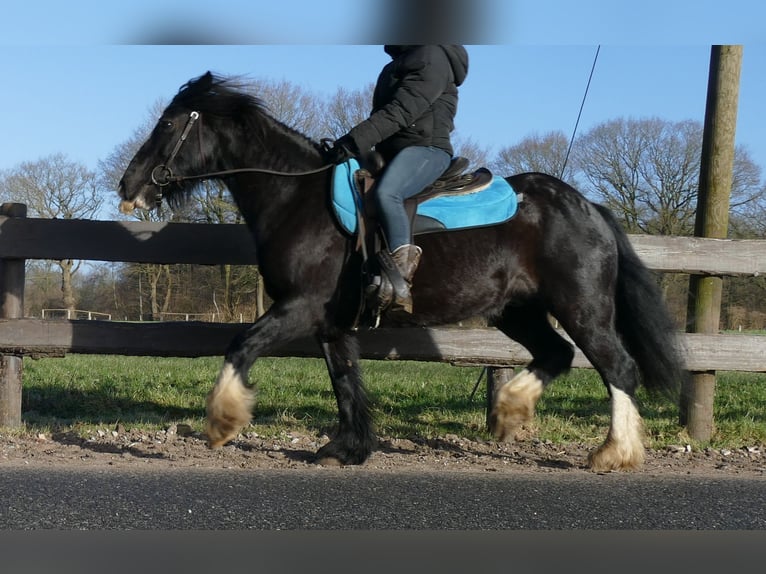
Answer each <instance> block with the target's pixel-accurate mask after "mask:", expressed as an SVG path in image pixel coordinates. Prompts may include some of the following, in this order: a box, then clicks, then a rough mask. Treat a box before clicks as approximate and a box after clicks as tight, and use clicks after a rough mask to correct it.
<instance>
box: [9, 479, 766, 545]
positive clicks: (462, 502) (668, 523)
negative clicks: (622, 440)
mask: <svg viewBox="0 0 766 574" xmlns="http://www.w3.org/2000/svg"><path fill="white" fill-rule="evenodd" d="M0 529H6V530H8V529H11V530H29V529H73V530H133V529H141V530H186V529H190V530H243V529H256V530H267V531H275V530H322V531H326V530H338V529H342V530H441V531H444V530H481V531H486V530H500V529H515V530H521V529H524V530H536V531H540V530H543V531H544V530H571V529H578V530H583V529H585V530H655V529H660V530H751V529H758V530H766V480H763V479H742V478H731V477H721V478H710V479H700V478H699V477H693V478H689V477H684V476H680V477H672V478H665V477H656V476H647V475H645V474H641V473H634V474H630V473H612V474H605V475H598V474H590V473H587V474H586V473H578V474H576V475H572V474H556V473H550V474H534V475H533V474H524V475H518V476H517V475H513V476H508V475H503V476H500V475H493V474H491V473H481V474H479V473H454V472H444V473H431V474H419V473H412V472H410V473H401V474H392V473H388V472H386V473H384V472H374V471H372V472H371V471H367V470H364V469H322V468H319V469H315V470H312V471H308V472H306V471H290V470H284V471H283V470H278V471H275V470H264V471H252V470H212V469H177V470H175V469H164V470H160V471H157V470H151V471H149V470H139V471H134V470H126V469H119V468H115V469H84V470H77V471H70V470H66V471H62V470H59V469H49V468H23V467H6V468H3V467H0Z"/></svg>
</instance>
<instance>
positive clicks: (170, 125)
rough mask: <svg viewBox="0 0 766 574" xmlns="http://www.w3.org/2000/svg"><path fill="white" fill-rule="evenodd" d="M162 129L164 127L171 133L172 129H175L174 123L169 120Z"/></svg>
mask: <svg viewBox="0 0 766 574" xmlns="http://www.w3.org/2000/svg"><path fill="white" fill-rule="evenodd" d="M162 127H164V128H165V129H166V130H168V131H170V130H172V129H173V122H171V121H170V120H168V121H166V122H165V123H164V124H163V126H162Z"/></svg>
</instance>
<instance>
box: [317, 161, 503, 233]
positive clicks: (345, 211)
mask: <svg viewBox="0 0 766 574" xmlns="http://www.w3.org/2000/svg"><path fill="white" fill-rule="evenodd" d="M358 169H359V163H358V162H357V161H356V160H355V159H351V160H349V161H347V162H346V163H343V164H340V165H338V166H336V167H335V170H334V172H333V183H332V185H333V189H332V205H333V209H334V210H335V215H336V216H337V218H338V221H339V222H340V224H341V226H342V227H343V228H344V229H345V230H346V231H347V232H348V233H351V234H352V235H353V234H354V233H356V228H357V222H356V219H357V216H356V214H357V210H356V205H355V202H356V201H359V194H358V193H356V191H355V189H354V179H353V176H354V172H355V171H356V170H358ZM517 207H518V198H517V196H516V192H515V191H514V190H513V188H512V187H511V185H510V184H509V183H508V182H507V181H506V180H505V179H503V178H502V177H499V176H494V177H493V178H492V183H491V184H490V185H489V187H487V188H486V189H483V190H481V191H477V192H474V193H469V194H466V195H446V196H436V197H434V198H432V199H429V200H427V201H424V202H423V203H421V204H420V205H419V206H418V211H417V217H416V221H415V229H414V230H413V231H414V233H415V234H418V233H427V232H435V231H448V230H455V229H465V228H469V227H484V226H487V225H495V224H497V223H502V222H504V221H507V220H509V219H510V218H511V217H513V216H514V215H515V213H516V209H517Z"/></svg>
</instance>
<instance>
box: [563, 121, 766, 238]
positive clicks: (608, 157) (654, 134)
mask: <svg viewBox="0 0 766 574" xmlns="http://www.w3.org/2000/svg"><path fill="white" fill-rule="evenodd" d="M574 153H575V157H576V161H577V167H578V168H579V170H580V171H581V173H583V175H584V176H585V178H586V179H587V181H588V183H589V184H590V187H589V189H588V190H587V191H588V192H589V193H590V194H591V195H592V196H594V198H595V199H596V200H597V201H600V202H601V203H604V204H605V205H606V206H607V207H609V208H610V209H611V210H612V211H614V212H615V213H616V214H618V215H619V216H620V218H621V220H622V222H623V225H624V226H625V227H626V229H627V230H628V231H629V232H632V233H636V232H642V233H651V234H663V235H688V234H689V233H690V232H691V230H692V229H693V227H694V213H695V209H696V201H697V192H698V188H699V174H700V158H701V153H702V124H701V123H699V122H696V121H692V120H685V121H680V122H670V121H667V120H661V119H659V118H650V119H629V120H626V119H616V120H611V121H607V122H604V123H602V124H600V125H598V126H596V127H595V128H593V129H592V130H590V131H589V132H588V133H586V134H584V135H583V136H582V137H580V138H579V139H578V140H577V141H576V143H575V148H574ZM759 174H760V171H759V168H758V167H757V166H755V165H754V164H753V162H752V160H751V159H750V157H749V155H748V154H747V153H746V151H745V150H743V149H741V148H738V149H737V151H736V154H735V175H734V181H733V184H732V195H731V197H732V202H731V203H732V208H733V209H735V210H742V211H745V210H747V208H748V206H750V205H752V204H753V203H754V202H757V201H759V199H760V198H762V197H763V189H762V188H761V187H760V185H759V184H760V182H759Z"/></svg>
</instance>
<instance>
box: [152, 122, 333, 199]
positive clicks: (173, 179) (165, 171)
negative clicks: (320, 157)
mask: <svg viewBox="0 0 766 574" xmlns="http://www.w3.org/2000/svg"><path fill="white" fill-rule="evenodd" d="M199 117H200V114H199V112H196V111H195V112H192V113H190V114H189V119H188V120H187V121H186V125H185V126H184V129H183V131H182V132H181V137H179V138H178V141H177V142H176V145H175V147H173V151H171V152H170V155H168V157H167V159H166V160H165V162H164V163H161V164H160V165H158V166H157V167H155V168H154V169H153V170H152V173H151V178H152V183H153V184H154V185H156V186H158V187H166V186H168V185H170V184H171V183H181V182H183V181H189V180H194V179H210V178H212V177H222V176H226V175H234V174H237V173H262V174H266V175H277V176H284V177H301V176H306V175H313V174H315V173H321V172H323V171H326V170H328V169H330V168H332V167H333V165H334V164H332V163H330V164H327V165H324V166H322V167H320V168H317V169H311V170H308V171H295V172H288V171H277V170H273V169H265V168H257V167H243V168H239V169H227V170H224V171H212V172H208V173H201V174H198V175H173V170H171V169H170V167H169V166H170V163H171V162H172V161H173V160H174V159H175V157H176V155H178V151H179V150H180V149H181V146H182V145H183V143H184V142H185V141H186V138H187V137H188V136H189V132H190V131H191V129H192V126H194V124H195V122H196V121H197V120H198V119H199ZM159 197H160V198H161V194H160V195H159Z"/></svg>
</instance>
